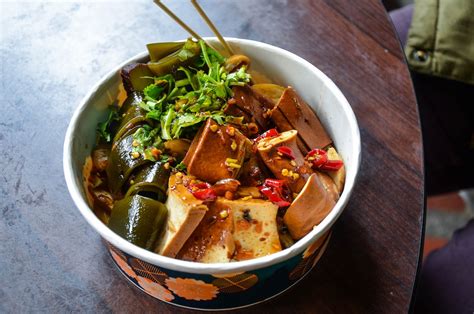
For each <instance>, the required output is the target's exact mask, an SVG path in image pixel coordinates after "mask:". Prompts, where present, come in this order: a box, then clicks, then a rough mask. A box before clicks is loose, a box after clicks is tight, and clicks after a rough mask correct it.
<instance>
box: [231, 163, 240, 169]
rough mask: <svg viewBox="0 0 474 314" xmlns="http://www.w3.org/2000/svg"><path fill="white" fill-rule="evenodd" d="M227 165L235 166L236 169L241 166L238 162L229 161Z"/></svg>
mask: <svg viewBox="0 0 474 314" xmlns="http://www.w3.org/2000/svg"><path fill="white" fill-rule="evenodd" d="M228 166H229V167H231V168H237V169H239V168H240V167H241V166H240V165H239V164H236V163H234V162H231V163H229V164H228Z"/></svg>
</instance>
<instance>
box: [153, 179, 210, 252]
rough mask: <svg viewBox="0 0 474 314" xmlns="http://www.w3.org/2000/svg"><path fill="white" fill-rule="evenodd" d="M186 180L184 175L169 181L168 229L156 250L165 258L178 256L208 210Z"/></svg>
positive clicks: (167, 201) (167, 202)
mask: <svg viewBox="0 0 474 314" xmlns="http://www.w3.org/2000/svg"><path fill="white" fill-rule="evenodd" d="M185 179H186V176H185V175H183V174H182V173H176V174H172V175H171V176H170V179H169V184H168V199H167V200H166V207H167V208H168V217H167V220H166V227H165V230H164V232H163V234H162V236H161V238H160V240H159V242H158V244H157V246H156V248H155V252H156V253H158V254H161V255H164V256H169V257H175V256H176V255H177V254H178V252H179V251H180V250H181V248H182V247H183V245H184V243H185V242H186V241H187V240H188V238H189V236H190V235H191V234H192V233H193V232H194V230H195V229H196V228H197V226H198V225H199V223H200V222H201V220H202V219H203V217H204V215H205V214H206V212H207V210H208V207H207V206H206V205H205V204H204V202H203V201H201V200H199V199H197V198H195V197H194V196H193V195H192V194H191V192H189V191H188V189H187V188H186V186H185V185H184V183H183V180H185Z"/></svg>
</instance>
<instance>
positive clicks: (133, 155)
mask: <svg viewBox="0 0 474 314" xmlns="http://www.w3.org/2000/svg"><path fill="white" fill-rule="evenodd" d="M138 157H140V153H139V152H132V158H133V159H137V158H138Z"/></svg>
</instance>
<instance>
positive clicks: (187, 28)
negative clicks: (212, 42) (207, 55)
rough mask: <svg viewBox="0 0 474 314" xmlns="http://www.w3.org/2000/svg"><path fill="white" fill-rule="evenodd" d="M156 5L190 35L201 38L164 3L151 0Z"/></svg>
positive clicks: (158, 0)
mask: <svg viewBox="0 0 474 314" xmlns="http://www.w3.org/2000/svg"><path fill="white" fill-rule="evenodd" d="M153 2H155V4H156V5H157V6H159V7H160V8H161V9H162V10H163V11H165V13H166V14H168V15H169V17H171V18H172V19H173V20H174V21H175V22H176V23H178V24H179V26H181V27H182V28H184V29H185V30H186V31H187V32H188V33H189V34H191V36H193V37H194V38H196V39H202V37H201V36H199V35H198V33H196V32H195V31H193V30H192V29H191V27H189V26H188V25H187V24H186V23H184V22H183V21H182V20H181V19H180V18H179V17H178V16H176V14H174V13H173V12H172V11H171V10H170V9H168V7H167V6H166V5H164V4H163V3H162V2H161V1H160V0H153Z"/></svg>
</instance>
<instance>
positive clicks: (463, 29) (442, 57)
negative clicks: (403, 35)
mask: <svg viewBox="0 0 474 314" xmlns="http://www.w3.org/2000/svg"><path fill="white" fill-rule="evenodd" d="M405 54H406V56H407V59H408V64H409V65H410V68H412V69H413V70H415V71H418V72H422V73H426V74H430V75H436V76H441V77H445V78H449V79H454V80H458V81H463V82H466V83H470V84H474V0H415V7H414V10H413V20H412V24H411V27H410V31H409V33H408V41H407V45H406V47H405Z"/></svg>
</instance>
